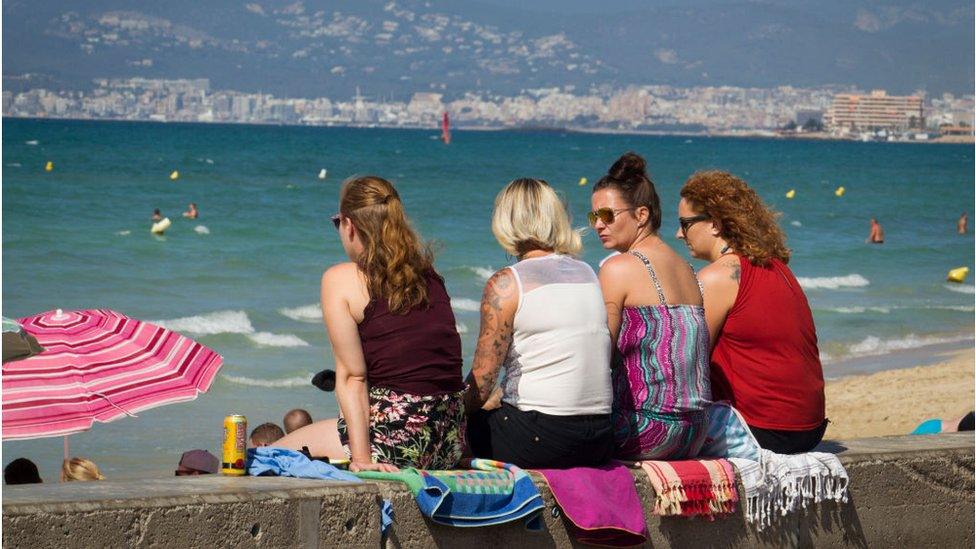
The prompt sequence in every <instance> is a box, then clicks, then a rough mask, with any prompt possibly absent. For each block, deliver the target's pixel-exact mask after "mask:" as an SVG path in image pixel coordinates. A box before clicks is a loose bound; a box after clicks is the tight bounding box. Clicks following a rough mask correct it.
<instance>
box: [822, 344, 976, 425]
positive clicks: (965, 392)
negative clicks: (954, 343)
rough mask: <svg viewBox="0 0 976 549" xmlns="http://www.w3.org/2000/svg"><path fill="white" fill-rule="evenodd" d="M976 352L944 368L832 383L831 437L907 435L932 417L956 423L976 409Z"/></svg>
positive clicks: (960, 354)
mask: <svg viewBox="0 0 976 549" xmlns="http://www.w3.org/2000/svg"><path fill="white" fill-rule="evenodd" d="M973 365H974V355H973V350H972V349H968V350H963V351H957V352H954V353H952V354H949V355H947V356H946V358H945V359H944V360H942V361H940V362H938V363H935V364H932V365H928V366H918V367H914V368H903V369H898V370H887V371H882V372H878V373H875V374H870V375H861V376H851V377H845V378H841V379H838V380H835V381H828V382H827V387H826V395H827V417H828V418H830V421H831V423H830V425H829V426H828V427H827V433H826V435H825V438H828V439H835V440H837V439H840V440H843V439H852V438H863V437H874V436H885V435H900V434H907V433H909V432H911V431H912V429H914V428H915V427H916V426H917V425H918V424H919V423H921V422H922V421H924V420H926V419H928V418H934V417H937V418H943V419H946V418H954V417H959V416H961V415H962V414H964V413H965V412H967V411H969V410H972V409H973V400H974V398H976V394H974V393H976V391H974V375H973Z"/></svg>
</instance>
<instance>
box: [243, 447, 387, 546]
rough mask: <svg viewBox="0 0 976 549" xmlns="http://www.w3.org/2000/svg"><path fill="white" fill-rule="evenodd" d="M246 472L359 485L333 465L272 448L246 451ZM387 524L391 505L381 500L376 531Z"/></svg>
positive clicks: (357, 479)
mask: <svg viewBox="0 0 976 549" xmlns="http://www.w3.org/2000/svg"><path fill="white" fill-rule="evenodd" d="M247 472H248V474H250V475H252V476H261V475H275V476H279V477H295V478H313V479H320V480H338V481H345V482H362V480H360V479H359V477H357V476H356V475H354V474H352V473H349V472H346V471H343V470H341V469H337V468H336V467H335V466H334V465H329V464H328V463H325V462H322V461H318V460H312V459H308V458H307V457H305V454H302V453H301V452H296V451H294V450H288V449H287V448H276V447H274V446H263V447H260V448H251V449H249V450H248V451H247ZM391 524H393V504H391V503H390V502H389V501H386V500H383V504H382V505H381V506H380V528H381V530H382V532H383V533H384V534H386V531H387V529H388V528H389V527H390V525H391Z"/></svg>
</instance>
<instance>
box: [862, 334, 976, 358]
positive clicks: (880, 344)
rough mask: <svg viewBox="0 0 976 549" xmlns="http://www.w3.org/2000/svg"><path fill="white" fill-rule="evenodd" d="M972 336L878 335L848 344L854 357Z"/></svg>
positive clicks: (962, 339)
mask: <svg viewBox="0 0 976 549" xmlns="http://www.w3.org/2000/svg"><path fill="white" fill-rule="evenodd" d="M971 338H972V336H971V335H957V336H918V335H915V334H908V335H906V336H905V337H900V338H894V339H881V338H879V337H877V336H868V337H866V338H864V339H863V340H861V341H859V342H857V343H854V344H852V345H850V346H848V348H847V351H848V352H849V353H850V356H852V357H858V356H874V355H884V354H888V353H893V352H895V351H904V350H908V349H917V348H919V347H926V346H928V345H939V344H941V343H955V342H957V341H965V340H966V339H971Z"/></svg>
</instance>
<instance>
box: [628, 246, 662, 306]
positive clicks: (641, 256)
mask: <svg viewBox="0 0 976 549" xmlns="http://www.w3.org/2000/svg"><path fill="white" fill-rule="evenodd" d="M630 253H631V255H633V256H634V257H636V258H637V259H640V260H641V261H642V262H643V263H644V267H647V273H648V274H650V275H651V280H653V281H654V288H655V289H657V298H658V299H660V300H661V305H667V304H668V300H667V299H664V290H663V289H662V288H661V283H660V282H658V280H657V275H656V274H654V267H652V266H651V260H650V259H647V256H646V255H644V254H642V253H640V252H638V251H637V250H631V251H630Z"/></svg>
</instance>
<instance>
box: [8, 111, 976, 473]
mask: <svg viewBox="0 0 976 549" xmlns="http://www.w3.org/2000/svg"><path fill="white" fill-rule="evenodd" d="M436 135H437V132H436V130H433V129H432V130H385V129H346V128H307V127H276V126H245V125H203V124H150V123H127V122H80V121H38V120H11V119H4V120H3V159H2V162H3V166H2V175H3V301H2V310H3V315H4V316H7V317H21V316H26V315H30V314H34V313H38V312H42V311H47V310H51V309H55V308H62V309H79V308H111V309H115V310H118V311H121V312H123V313H125V314H127V315H129V316H132V317H134V318H138V319H142V320H149V321H153V322H157V323H160V324H162V325H164V326H167V327H169V328H171V329H173V330H177V331H179V332H181V333H183V334H185V335H187V336H189V337H192V338H194V339H196V340H198V341H200V342H202V343H204V344H205V345H208V346H210V347H212V348H213V349H215V350H217V351H218V352H219V353H220V354H221V355H223V357H224V366H223V368H222V369H221V370H220V373H219V374H218V375H217V378H216V380H215V382H214V384H213V386H212V387H211V389H210V391H209V392H207V393H206V394H203V395H201V396H200V397H199V398H198V399H197V400H196V401H194V402H189V403H182V404H174V405H169V406H165V407H161V408H156V409H153V410H149V411H145V412H143V413H141V414H139V416H140V417H138V418H134V419H133V418H125V419H121V420H118V421H115V422H113V423H110V424H96V425H95V426H94V427H93V428H92V429H91V430H90V431H88V432H85V433H81V434H78V435H74V436H72V437H70V440H69V442H70V450H71V453H72V454H73V455H83V456H87V457H90V458H92V459H94V460H95V461H96V462H97V463H98V464H99V465H100V466H101V467H102V468H103V471H104V472H105V474H106V475H107V476H108V477H110V478H126V477H128V478H131V477H138V476H145V475H160V474H167V473H169V472H170V471H172V470H173V469H174V468H175V465H176V462H177V461H178V459H179V456H180V454H181V452H182V451H184V450H187V449H191V448H206V449H209V450H211V451H213V452H214V453H218V452H219V444H220V440H221V435H222V431H221V421H222V419H223V417H224V416H225V415H226V414H229V413H241V414H245V415H246V416H247V417H248V420H249V422H250V425H251V427H253V426H255V425H258V424H259V423H262V422H265V421H274V422H277V423H279V424H280V422H281V419H282V416H283V415H284V413H285V412H286V411H288V410H289V409H291V408H295V407H301V408H305V409H307V410H309V411H310V412H311V414H312V416H313V417H314V418H316V419H321V418H327V417H330V416H334V415H335V414H336V411H337V407H336V403H335V399H334V397H333V395H332V394H326V393H323V392H321V391H319V390H318V389H316V388H314V387H312V386H311V385H310V384H309V380H310V378H311V376H312V375H313V374H314V373H315V372H317V371H319V370H321V369H324V368H331V367H333V359H332V354H331V349H330V346H329V341H328V337H327V335H326V333H325V330H324V328H323V326H322V319H321V312H320V309H319V305H318V301H319V280H320V277H321V275H322V272H323V270H325V269H326V268H327V267H328V266H329V265H332V264H334V263H337V262H339V261H343V260H345V258H344V256H343V253H342V248H341V246H340V244H339V240H338V237H337V235H336V233H335V230H334V228H333V227H332V224H331V222H330V221H329V216H331V215H332V214H334V213H335V212H336V210H337V201H338V190H339V187H340V184H341V182H342V180H343V179H344V178H346V177H349V176H351V175H354V174H378V175H381V176H383V177H386V178H388V179H390V180H391V181H393V182H394V183H395V185H396V186H397V189H398V190H399V192H400V195H401V196H402V198H403V201H404V203H405V205H406V208H407V212H408V213H409V215H410V217H411V219H412V221H413V224H414V225H415V227H416V228H417V229H418V231H419V232H420V233H421V234H422V235H423V237H424V238H426V239H428V240H430V241H432V242H433V244H434V246H435V249H436V251H437V263H436V265H437V268H438V270H439V271H440V273H441V274H442V275H443V276H444V277H445V279H446V281H447V287H448V291H449V292H450V295H451V297H452V303H453V306H454V312H455V315H456V317H457V327H458V331H459V332H460V334H461V339H462V341H463V352H464V356H465V370H467V368H469V367H470V361H471V357H472V356H473V354H474V349H475V340H476V337H477V332H478V303H479V299H480V296H481V291H482V288H483V285H484V283H485V281H486V280H487V278H488V277H489V276H490V275H491V274H492V273H493V272H494V271H495V270H497V269H499V268H501V267H503V266H505V265H507V264H509V263H510V262H511V261H512V259H511V258H510V257H507V256H506V255H505V253H504V252H503V251H502V250H501V248H499V247H498V245H497V244H496V243H495V241H494V238H493V236H492V234H491V227H490V219H491V208H492V203H493V199H494V197H495V194H496V193H497V192H498V191H499V190H500V189H501V188H502V187H503V186H504V185H505V184H506V183H507V182H508V181H510V180H512V179H513V178H516V177H523V176H528V177H539V178H543V179H546V180H547V181H549V182H550V183H551V184H552V185H553V186H554V187H555V188H556V189H558V190H559V191H560V192H561V193H562V195H563V196H564V198H565V200H566V202H567V203H568V205H569V207H570V210H571V212H572V215H573V220H574V224H576V225H584V224H585V222H586V221H585V220H586V215H585V214H586V212H587V211H588V210H589V209H590V192H591V187H590V186H580V185H579V184H578V182H579V180H580V178H581V177H586V178H588V180H589V181H590V183H591V184H592V182H595V181H596V180H597V179H598V178H599V177H600V176H601V175H602V174H604V173H606V170H607V168H608V166H609V165H610V164H611V163H612V162H613V161H614V160H615V159H616V158H617V157H618V156H619V155H620V154H621V153H623V152H626V151H629V150H633V151H636V152H638V153H640V154H642V155H644V156H645V158H646V159H647V161H648V166H649V170H650V173H651V175H652V177H653V179H654V182H655V184H656V186H657V189H658V192H659V194H660V196H661V200H662V211H663V214H664V220H663V227H662V229H661V232H662V234H663V236H664V238H665V241H666V242H668V243H669V244H671V245H672V246H674V247H675V248H676V249H677V250H679V252H681V253H682V254H685V255H687V252H686V250H685V248H684V246H683V244H682V243H681V242H680V241H678V240H677V239H676V238H674V236H673V235H674V232H675V229H676V228H677V220H676V217H677V212H676V206H677V201H678V190H679V189H680V187H681V184H682V182H683V181H684V180H685V179H686V178H687V177H688V176H689V175H690V174H691V173H693V172H694V171H695V170H699V169H707V168H718V169H724V170H729V171H731V172H732V173H734V174H736V175H738V176H740V177H742V178H743V179H745V180H746V181H747V182H748V183H749V184H750V185H751V186H753V187H754V188H755V189H756V190H757V191H758V192H759V194H760V195H761V196H762V197H763V198H764V199H765V200H766V201H767V202H768V203H769V204H770V205H771V206H772V207H774V208H775V209H777V210H778V211H780V212H782V218H781V224H782V226H783V228H784V229H785V231H786V233H787V235H788V237H789V240H788V244H789V246H790V247H791V248H792V249H793V250H794V255H793V259H792V261H791V262H790V266H791V268H792V269H793V270H794V272H795V273H796V275H797V277H799V280H800V283H801V285H802V286H803V287H804V289H805V291H806V294H807V296H808V298H809V300H810V304H811V306H812V307H813V312H814V316H815V319H816V324H817V333H818V336H819V339H820V350H821V353H822V358H823V359H824V361H825V363H826V364H828V365H832V364H833V365H837V364H840V365H842V364H843V362H844V360H845V359H849V358H851V357H859V356H866V355H882V356H881V358H880V359H879V360H881V361H883V360H884V358H883V355H885V354H886V353H896V352H901V351H904V350H905V349H911V348H916V347H921V346H925V345H930V344H937V343H959V344H962V345H966V344H969V343H968V342H971V340H972V338H973V318H974V313H973V304H974V294H973V284H972V282H971V281H972V278H973V277H972V276H971V277H970V279H969V280H967V282H966V283H965V284H951V283H947V282H946V281H945V278H946V272H947V271H948V270H949V269H951V268H954V267H959V266H969V267H970V268H972V267H973V261H974V258H973V249H974V246H973V244H974V241H973V236H972V232H970V233H969V234H967V235H965V236H960V235H958V234H956V220H957V219H958V218H959V215H960V214H962V213H963V212H967V211H968V210H969V209H970V208H971V206H972V205H973V194H974V178H973V147H972V146H971V145H934V144H893V143H856V142H837V141H788V140H775V139H732V138H707V137H659V136H635V135H595V134H577V133H560V132H541V133H523V132H466V131H457V132H455V135H454V140H453V141H452V143H451V144H450V145H444V144H443V143H441V142H440V141H438V140H436V138H435V137H436ZM49 161H50V162H52V163H53V169H52V170H51V171H46V170H45V169H44V168H45V164H46V163H47V162H49ZM322 168H326V169H327V170H328V178H327V179H325V180H321V179H319V178H318V175H319V172H320V170H321V169H322ZM174 170H176V171H178V172H179V177H178V178H177V179H175V180H172V179H170V174H171V173H172V172H173V171H174ZM839 186H844V187H845V189H846V193H845V194H844V195H843V196H841V197H838V196H836V195H835V193H834V190H835V189H836V188H837V187H839ZM790 189H795V191H796V193H795V196H794V198H793V199H787V198H786V197H785V194H786V192H787V191H789V190H790ZM190 202H195V203H197V205H198V206H199V211H200V217H199V218H198V219H194V220H190V219H184V218H183V217H181V212H183V211H185V210H186V208H187V205H188V204H189V203H190ZM154 208H159V209H160V210H161V211H162V213H163V215H165V216H167V217H169V218H170V219H171V220H172V222H173V225H172V227H171V228H170V229H169V230H168V231H166V233H165V235H164V236H154V235H152V234H150V232H149V227H150V224H151V221H150V217H151V215H152V211H153V209H154ZM968 213H969V214H970V216H971V217H972V215H973V212H972V211H968ZM871 217H876V218H877V219H878V220H879V221H880V222H881V224H882V225H883V227H884V230H885V233H886V235H885V236H886V242H885V243H884V244H883V245H870V244H866V243H865V239H866V237H867V235H868V230H869V219H870V218H871ZM584 244H585V250H584V253H583V259H585V260H586V261H587V262H589V263H590V264H591V265H594V267H595V266H596V265H597V264H598V262H599V260H600V259H602V258H603V257H605V256H606V255H607V252H606V251H605V250H603V249H602V248H601V246H600V242H599V240H598V239H597V238H596V237H595V235H593V234H592V232H590V233H588V234H587V235H585V236H584ZM694 263H695V264H696V266H698V267H700V266H701V263H700V262H697V261H696V262H694ZM3 453H4V456H3V462H4V463H5V464H6V463H7V462H9V461H10V460H12V459H14V458H16V457H19V456H28V457H30V458H32V459H35V461H37V462H38V463H39V465H40V466H41V468H42V473H43V474H44V476H45V478H46V479H47V480H49V481H52V480H56V473H55V471H56V469H57V467H58V466H59V464H60V458H61V453H62V441H61V439H57V438H55V439H41V440H34V441H22V442H5V443H3ZM169 474H171V473H169Z"/></svg>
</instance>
